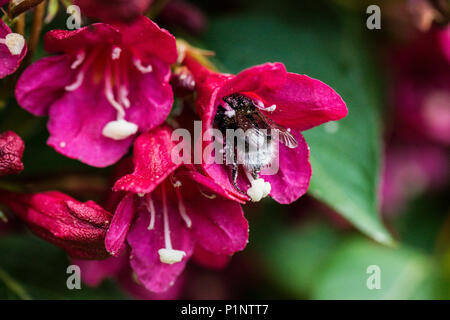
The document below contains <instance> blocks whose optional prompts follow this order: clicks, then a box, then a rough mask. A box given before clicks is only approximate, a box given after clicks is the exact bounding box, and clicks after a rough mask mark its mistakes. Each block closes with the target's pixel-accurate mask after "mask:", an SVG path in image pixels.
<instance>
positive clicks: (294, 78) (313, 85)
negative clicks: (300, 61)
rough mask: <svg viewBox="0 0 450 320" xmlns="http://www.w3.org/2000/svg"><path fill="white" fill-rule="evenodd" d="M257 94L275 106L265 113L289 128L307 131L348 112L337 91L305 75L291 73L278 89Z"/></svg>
mask: <svg viewBox="0 0 450 320" xmlns="http://www.w3.org/2000/svg"><path fill="white" fill-rule="evenodd" d="M255 93H256V94H257V95H258V96H259V97H261V98H262V100H263V102H264V103H265V105H266V106H272V105H276V110H275V111H274V112H266V115H267V116H268V117H269V118H271V119H272V120H273V121H274V122H276V123H277V124H279V125H281V126H284V127H286V128H293V129H297V130H300V131H303V130H308V129H311V128H313V127H315V126H318V125H321V124H323V123H325V122H328V121H336V120H339V119H342V118H344V117H345V116H346V115H347V113H348V110H347V107H346V105H345V103H344V101H343V100H342V98H341V97H340V96H339V95H338V94H337V93H336V91H334V90H333V89H332V88H331V87H329V86H328V85H326V84H325V83H323V82H321V81H319V80H316V79H313V78H310V77H308V76H305V75H299V74H295V73H288V74H287V79H286V82H285V83H284V85H283V86H282V87H280V88H278V89H277V90H272V89H271V88H261V89H258V90H255Z"/></svg>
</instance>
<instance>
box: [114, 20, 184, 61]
mask: <svg viewBox="0 0 450 320" xmlns="http://www.w3.org/2000/svg"><path fill="white" fill-rule="evenodd" d="M117 28H118V29H119V30H120V31H121V33H122V34H123V35H124V37H123V42H124V44H125V45H126V46H127V47H128V48H131V50H132V51H133V54H134V55H136V56H137V57H139V58H140V59H142V61H145V62H147V59H148V58H149V57H157V58H158V59H159V60H161V61H164V62H165V63H167V64H169V65H170V64H174V63H175V61H176V60H177V57H178V51H177V45H176V40H175V37H174V36H173V35H172V34H170V33H169V32H168V31H167V30H165V29H161V28H160V27H158V25H157V24H156V23H154V22H153V21H152V20H150V19H149V18H147V17H144V16H141V17H140V18H138V19H137V20H135V21H134V22H133V23H132V24H123V25H118V26H117Z"/></svg>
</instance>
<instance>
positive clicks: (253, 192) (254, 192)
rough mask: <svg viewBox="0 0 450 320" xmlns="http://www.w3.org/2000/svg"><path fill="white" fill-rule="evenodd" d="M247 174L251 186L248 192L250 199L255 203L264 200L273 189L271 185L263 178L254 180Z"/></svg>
mask: <svg viewBox="0 0 450 320" xmlns="http://www.w3.org/2000/svg"><path fill="white" fill-rule="evenodd" d="M246 174H247V177H248V180H249V181H250V184H251V187H250V188H248V190H247V195H248V196H249V197H250V199H251V200H252V201H253V202H258V201H260V200H261V199H262V198H265V197H267V196H268V195H269V193H270V191H271V189H272V186H271V185H270V183H269V182H266V181H264V179H261V178H257V179H254V178H253V177H252V175H251V174H249V173H248V172H246Z"/></svg>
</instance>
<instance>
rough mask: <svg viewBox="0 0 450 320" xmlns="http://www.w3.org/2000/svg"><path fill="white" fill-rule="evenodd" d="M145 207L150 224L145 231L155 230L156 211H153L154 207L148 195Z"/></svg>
mask: <svg viewBox="0 0 450 320" xmlns="http://www.w3.org/2000/svg"><path fill="white" fill-rule="evenodd" d="M145 206H146V207H147V210H148V212H150V223H149V225H148V228H147V229H148V230H153V229H154V228H155V216H156V211H155V205H154V204H153V200H152V197H151V196H150V195H148V202H147V203H146V204H145Z"/></svg>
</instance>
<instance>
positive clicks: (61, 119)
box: [16, 17, 177, 167]
mask: <svg viewBox="0 0 450 320" xmlns="http://www.w3.org/2000/svg"><path fill="white" fill-rule="evenodd" d="M45 48H46V50H47V51H48V52H51V53H58V54H57V55H55V56H51V57H46V58H43V59H41V60H38V61H37V62H35V63H34V64H33V65H31V66H30V67H29V68H27V69H26V70H25V72H24V73H23V74H22V76H21V78H20V79H19V82H18V84H17V87H16V97H17V101H18V102H19V104H20V105H21V106H22V107H23V108H24V109H26V110H28V111H30V112H31V113H33V114H35V115H38V116H44V115H49V118H50V119H49V122H48V129H49V131H50V138H49V140H48V144H49V145H50V146H52V147H54V148H55V149H56V150H57V151H58V152H60V153H62V154H64V155H66V156H67V157H70V158H75V159H79V160H80V161H82V162H84V163H86V164H89V165H92V166H97V167H104V166H108V165H111V164H113V163H115V162H116V161H117V160H119V159H120V158H121V157H122V156H123V155H124V154H125V153H126V152H127V150H128V148H129V146H130V145H131V143H132V140H133V137H134V136H135V135H136V133H137V132H138V131H146V130H149V129H151V128H153V127H155V126H157V125H159V124H160V123H162V122H163V121H164V120H165V118H166V117H167V115H168V114H169V112H170V109H171V106H172V103H173V94H172V89H171V87H170V85H169V83H168V82H169V80H170V65H171V64H172V63H174V62H175V61H176V59H177V49H176V42H175V38H174V37H173V36H172V35H171V34H170V33H168V32H167V31H166V30H163V29H160V28H159V27H158V26H157V25H156V24H155V23H153V22H152V21H151V20H150V19H148V18H146V17H141V18H139V19H138V20H136V21H135V22H134V23H133V24H131V25H109V24H102V23H100V24H93V25H90V26H87V27H84V28H81V29H78V30H76V31H64V30H52V31H50V32H48V33H47V35H46V37H45Z"/></svg>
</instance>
